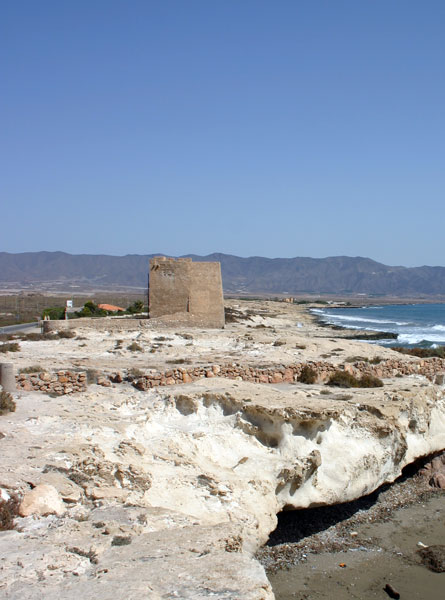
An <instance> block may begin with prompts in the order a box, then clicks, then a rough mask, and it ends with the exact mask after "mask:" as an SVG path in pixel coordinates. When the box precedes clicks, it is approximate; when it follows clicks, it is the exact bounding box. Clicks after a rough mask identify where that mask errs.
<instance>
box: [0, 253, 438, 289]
mask: <svg viewBox="0 0 445 600" xmlns="http://www.w3.org/2000/svg"><path fill="white" fill-rule="evenodd" d="M159 254H160V253H157V254H147V255H137V254H128V255H126V256H108V255H92V254H78V255H74V254H67V253H65V252H24V253H19V254H10V253H8V252H0V286H2V287H5V286H6V287H8V286H11V285H13V284H14V285H16V286H21V287H24V288H29V287H34V288H38V287H39V286H42V285H43V286H45V285H46V286H50V285H52V284H56V285H62V284H63V285H75V286H79V287H85V288H97V289H100V288H107V289H111V288H113V287H118V288H120V289H122V288H144V287H146V285H147V276H148V261H149V259H150V258H151V257H153V256H159ZM187 256H190V257H192V258H193V260H200V261H219V262H220V263H221V270H222V278H223V286H224V291H225V293H240V294H242V293H246V294H261V293H266V294H282V293H286V294H290V295H292V294H304V293H316V294H323V293H327V294H366V295H391V296H401V297H403V296H411V297H421V296H445V267H429V266H422V267H402V266H396V267H392V266H387V265H384V264H381V263H378V262H376V261H374V260H371V259H369V258H362V257H348V256H333V257H329V258H264V257H260V256H253V257H250V258H242V257H239V256H232V255H230V254H220V253H215V254H209V255H207V256H198V255H193V254H189V255H187Z"/></svg>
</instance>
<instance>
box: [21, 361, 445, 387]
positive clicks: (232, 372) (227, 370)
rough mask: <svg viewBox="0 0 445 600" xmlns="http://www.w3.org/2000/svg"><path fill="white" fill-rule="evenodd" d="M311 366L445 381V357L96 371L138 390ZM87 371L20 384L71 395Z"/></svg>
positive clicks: (263, 379) (283, 378) (254, 378)
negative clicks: (138, 373)
mask: <svg viewBox="0 0 445 600" xmlns="http://www.w3.org/2000/svg"><path fill="white" fill-rule="evenodd" d="M306 366H308V367H311V368H312V369H313V370H314V371H315V373H316V374H317V382H318V383H324V382H326V381H327V380H328V379H329V377H330V375H331V374H332V373H334V372H335V371H337V370H339V369H340V370H344V371H347V372H349V373H351V374H352V375H355V376H356V377H361V376H362V375H374V376H375V377H379V378H382V379H386V378H389V377H403V376H407V375H423V376H425V377H427V378H428V379H429V380H430V381H435V382H436V383H440V384H443V383H444V380H445V376H444V374H445V359H441V358H428V359H425V360H418V361H403V360H386V361H382V362H381V363H379V364H377V365H372V364H370V363H367V362H365V361H359V362H356V363H345V364H343V365H333V364H332V363H328V362H322V361H319V362H305V363H297V364H293V365H274V366H270V367H263V368H256V367H250V366H248V365H241V364H236V363H232V364H225V365H208V366H202V367H190V368H184V367H177V368H173V369H169V370H167V371H162V372H153V373H148V374H147V375H142V376H140V377H134V376H128V375H126V374H123V373H115V374H113V375H106V374H97V375H98V376H97V378H96V382H97V384H98V385H102V386H105V387H109V386H111V385H112V383H122V382H124V381H126V382H128V381H131V382H132V383H133V386H134V387H135V388H137V389H138V390H148V389H150V388H152V387H157V386H166V385H177V384H181V383H191V382H193V381H196V380H197V379H203V378H205V377H207V378H211V377H225V378H227V379H238V380H240V381H249V382H252V383H264V384H269V383H292V382H294V381H298V378H299V376H300V374H301V371H302V370H303V368H304V367H306ZM87 385H88V382H87V374H86V373H85V372H80V373H79V372H75V371H57V372H56V373H46V372H45V373H31V374H25V373H22V374H20V375H18V376H17V387H18V388H19V389H22V390H26V391H31V390H34V391H41V392H46V393H53V394H58V395H62V394H72V393H74V392H82V391H84V390H86V388H87Z"/></svg>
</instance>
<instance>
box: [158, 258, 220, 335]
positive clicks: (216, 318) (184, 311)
mask: <svg viewBox="0 0 445 600" xmlns="http://www.w3.org/2000/svg"><path fill="white" fill-rule="evenodd" d="M178 313H181V315H182V318H183V317H184V315H190V324H191V325H193V324H199V325H200V326H201V327H224V302H223V292H222V280H221V266H220V263H218V262H195V263H194V262H192V259H191V258H179V259H177V260H175V259H173V258H166V257H165V256H159V257H156V258H153V259H151V260H150V271H149V314H150V318H157V317H163V316H166V315H174V314H178Z"/></svg>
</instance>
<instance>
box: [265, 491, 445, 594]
mask: <svg viewBox="0 0 445 600" xmlns="http://www.w3.org/2000/svg"><path fill="white" fill-rule="evenodd" d="M388 510H389V513H390V516H389V517H386V518H385V519H383V518H381V519H377V520H374V519H373V518H372V517H368V516H367V511H365V512H364V514H362V515H361V516H362V517H364V519H363V522H361V523H355V524H354V523H351V526H352V525H354V529H353V530H351V531H350V532H349V535H351V533H352V534H353V536H354V538H353V539H354V547H351V548H347V546H348V543H347V541H345V542H344V543H343V544H342V542H341V541H340V540H338V541H337V544H338V547H339V548H341V547H342V545H343V547H344V549H343V550H339V551H331V552H322V553H319V554H317V553H310V552H307V553H303V555H302V558H301V561H300V562H299V563H298V564H296V565H295V566H291V567H289V568H288V569H281V570H279V571H277V572H276V573H270V574H269V580H270V582H271V584H272V587H273V590H274V592H275V595H276V598H277V600H290V599H297V598H298V599H299V600H308V599H311V600H312V599H314V600H321V599H328V598H329V599H332V600H343V599H346V598H351V599H353V598H354V599H356V598H357V599H363V598H376V599H377V598H382V599H384V598H388V597H390V596H389V595H388V593H387V592H386V591H385V586H386V585H387V584H389V585H391V586H392V588H393V589H394V590H395V591H397V592H398V593H399V594H400V598H410V599H411V600H441V599H442V598H443V597H444V586H445V573H435V572H432V571H430V570H429V569H428V568H427V567H426V566H424V565H423V564H422V560H421V557H420V555H419V553H418V550H419V547H420V545H421V544H424V545H427V546H430V545H435V544H443V542H444V539H445V496H444V494H443V493H439V494H438V493H435V494H431V495H430V496H429V498H424V499H423V500H421V501H420V502H416V503H415V504H413V505H410V506H407V507H403V508H398V509H396V510H391V509H388ZM295 516H296V515H295ZM368 519H370V520H368ZM335 527H337V528H338V527H339V525H337V526H334V528H335ZM331 535H334V534H333V532H331ZM311 541H312V542H313V541H314V540H310V539H307V540H306V542H307V543H308V545H309V544H310V543H311ZM303 548H304V544H303Z"/></svg>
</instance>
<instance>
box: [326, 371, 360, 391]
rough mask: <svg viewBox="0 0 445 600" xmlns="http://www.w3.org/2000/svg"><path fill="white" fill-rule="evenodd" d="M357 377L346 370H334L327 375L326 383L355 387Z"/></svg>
mask: <svg viewBox="0 0 445 600" xmlns="http://www.w3.org/2000/svg"><path fill="white" fill-rule="evenodd" d="M357 381H358V380H357V379H356V378H355V377H354V376H353V375H351V373H347V372H346V371H335V373H332V375H331V376H330V377H329V380H328V382H327V385H330V386H332V387H341V388H351V387H357Z"/></svg>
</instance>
